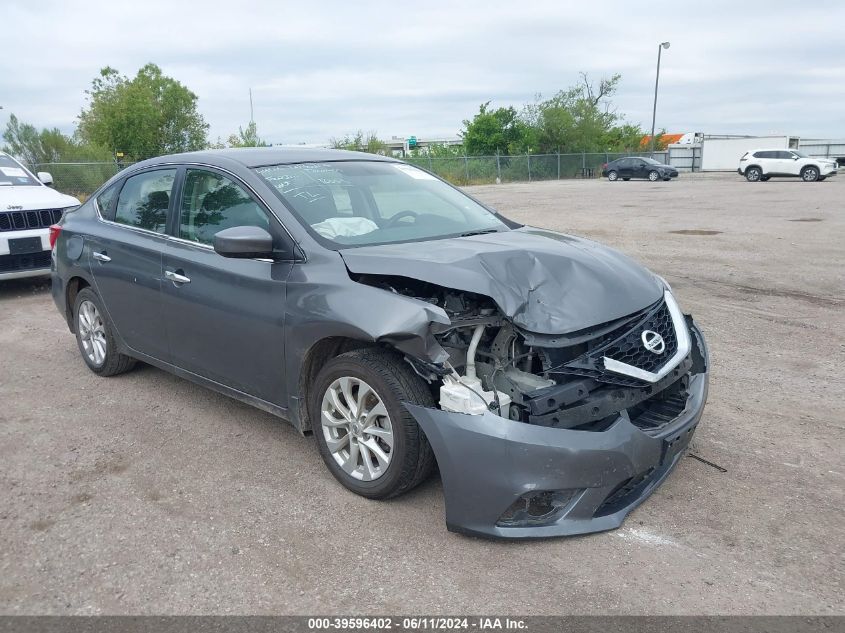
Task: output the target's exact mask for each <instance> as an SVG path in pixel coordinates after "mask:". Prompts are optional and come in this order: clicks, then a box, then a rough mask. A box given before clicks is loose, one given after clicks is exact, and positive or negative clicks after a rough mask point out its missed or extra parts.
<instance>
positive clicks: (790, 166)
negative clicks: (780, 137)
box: [778, 150, 803, 176]
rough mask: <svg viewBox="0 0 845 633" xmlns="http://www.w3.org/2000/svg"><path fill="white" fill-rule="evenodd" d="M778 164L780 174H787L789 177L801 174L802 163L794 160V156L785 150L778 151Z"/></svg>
mask: <svg viewBox="0 0 845 633" xmlns="http://www.w3.org/2000/svg"><path fill="white" fill-rule="evenodd" d="M778 159H779V160H778V163H780V169H781V173H783V174H789V175H790V176H797V175H799V174H800V172H801V167H802V166H803V165H802V162H801V160H800V159H797V160H796V156H795V154H793V153H792V152H790V151H787V150H780V151H778Z"/></svg>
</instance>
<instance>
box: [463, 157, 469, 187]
mask: <svg viewBox="0 0 845 633" xmlns="http://www.w3.org/2000/svg"><path fill="white" fill-rule="evenodd" d="M464 171H465V172H466V175H467V184H469V157H468V156H467V154H466V152H464Z"/></svg>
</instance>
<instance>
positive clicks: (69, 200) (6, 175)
mask: <svg viewBox="0 0 845 633" xmlns="http://www.w3.org/2000/svg"><path fill="white" fill-rule="evenodd" d="M52 183H53V177H52V176H50V174H48V173H47V172H45V171H40V172H38V177H37V178H36V177H35V176H33V175H32V172H30V171H29V170H28V169H26V168H25V167H24V166H23V165H21V164H20V163H19V162H18V161H16V160H15V159H14V158H12V157H11V156H9V155H8V154H4V153H3V152H0V281H2V280H3V279H15V278H18V277H37V276H39V275H49V274H50V247H51V244H50V226H51V225H53V224H55V223H56V222H58V221H59V220H61V219H62V214H63V213H64V212H65V210H67V209H69V208H73V207H78V206H79V200H77V199H76V198H74V197H72V196H66V195H64V194H62V193H59V192H58V191H55V190H54V189H52V188H50V187H48V186H47V185H49V184H52Z"/></svg>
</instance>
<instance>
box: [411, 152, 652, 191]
mask: <svg viewBox="0 0 845 633" xmlns="http://www.w3.org/2000/svg"><path fill="white" fill-rule="evenodd" d="M624 156H643V157H653V158H654V159H655V160H658V161H661V162H666V160H667V159H668V155H667V153H666V152H654V153H653V154H652V153H651V152H641V153H613V152H596V153H589V152H581V153H578V154H519V155H515V156H514V155H510V156H504V155H498V156H456V157H449V158H437V157H433V156H415V157H410V158H405V159H403V160H405V161H406V162H408V163H411V164H412V165H416V166H417V167H422V168H423V169H427V170H429V171H430V172H432V173H434V174H437V175H438V176H440V177H441V178H443V179H444V180H448V181H449V182H451V183H452V184H456V185H483V184H490V183H494V182H533V181H535V180H562V179H565V178H598V177H600V176H601V171H602V168H603V166H604V165H605V164H606V163H609V162H610V161H613V160H616V159H617V158H622V157H624Z"/></svg>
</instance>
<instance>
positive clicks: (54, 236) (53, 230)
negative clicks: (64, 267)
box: [49, 224, 62, 249]
mask: <svg viewBox="0 0 845 633" xmlns="http://www.w3.org/2000/svg"><path fill="white" fill-rule="evenodd" d="M49 231H50V248H51V249H52V248H55V247H56V240H58V239H59V233H61V232H62V227H61V226H59V225H58V224H53V225H52V226H51V227H50V229H49Z"/></svg>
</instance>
